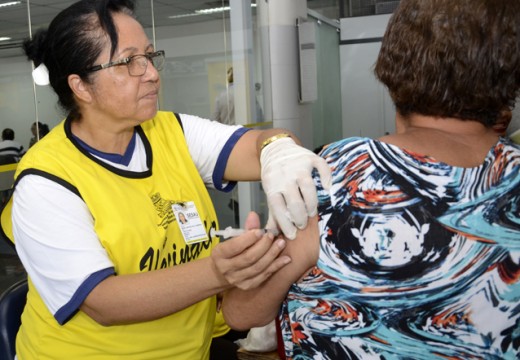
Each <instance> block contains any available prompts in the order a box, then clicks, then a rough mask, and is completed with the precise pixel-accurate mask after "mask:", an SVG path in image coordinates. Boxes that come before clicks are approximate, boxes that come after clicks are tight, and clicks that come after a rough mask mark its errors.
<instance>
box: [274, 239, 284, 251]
mask: <svg viewBox="0 0 520 360" xmlns="http://www.w3.org/2000/svg"><path fill="white" fill-rule="evenodd" d="M285 245H286V244H285V240H284V239H279V240H277V241H276V246H278V247H279V248H280V249H283V248H284V247H285Z"/></svg>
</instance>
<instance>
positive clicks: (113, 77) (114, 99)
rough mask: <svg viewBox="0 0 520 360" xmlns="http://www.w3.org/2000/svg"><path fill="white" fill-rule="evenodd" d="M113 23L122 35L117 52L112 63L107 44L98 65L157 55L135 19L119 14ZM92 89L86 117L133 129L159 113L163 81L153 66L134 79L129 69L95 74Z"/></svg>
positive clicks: (119, 67)
mask: <svg viewBox="0 0 520 360" xmlns="http://www.w3.org/2000/svg"><path fill="white" fill-rule="evenodd" d="M114 23H115V25H116V29H117V31H118V34H119V43H118V48H117V49H116V52H115V54H114V57H113V58H112V59H110V45H109V44H108V42H107V44H106V46H105V49H104V50H103V52H102V53H101V55H100V56H99V58H98V59H97V61H96V64H105V63H108V62H110V61H117V60H120V59H123V58H125V57H128V56H132V55H137V54H145V53H149V52H153V51H154V48H153V46H152V45H151V44H150V41H149V40H148V37H147V36H146V34H145V33H144V30H143V28H142V26H141V25H140V24H139V23H138V22H137V21H136V20H135V19H134V18H132V17H131V16H128V15H125V14H120V13H117V14H114ZM90 87H91V94H92V97H93V100H92V102H90V103H89V104H88V105H86V106H87V107H88V109H87V110H88V112H87V114H88V113H93V114H95V116H96V117H97V118H98V119H99V118H102V119H103V121H104V122H105V123H106V122H113V123H114V124H116V125H117V127H123V128H133V127H134V126H135V125H138V124H140V123H142V122H143V121H146V120H148V119H150V118H152V117H153V116H154V115H155V113H156V112H157V99H158V93H159V88H160V79H159V73H158V72H157V70H156V69H155V67H154V66H153V65H152V63H151V62H149V63H148V66H147V67H146V71H145V73H144V74H143V75H141V76H131V75H130V74H129V72H128V67H127V66H126V65H122V66H113V67H109V68H106V69H103V70H99V71H97V72H96V73H95V74H94V77H93V81H92V84H91V85H90ZM87 117H88V116H87ZM87 121H88V120H87Z"/></svg>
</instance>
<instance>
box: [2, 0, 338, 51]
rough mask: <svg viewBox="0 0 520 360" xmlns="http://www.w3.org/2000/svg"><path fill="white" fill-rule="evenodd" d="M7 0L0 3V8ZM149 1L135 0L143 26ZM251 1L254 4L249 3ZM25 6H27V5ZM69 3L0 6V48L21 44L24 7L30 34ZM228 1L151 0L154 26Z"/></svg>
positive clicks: (320, 0) (318, 2)
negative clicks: (2, 38) (0, 38)
mask: <svg viewBox="0 0 520 360" xmlns="http://www.w3.org/2000/svg"><path fill="white" fill-rule="evenodd" d="M9 1H11V0H0V5H1V4H2V3H5V2H9ZM338 1H341V0H308V6H309V8H312V9H313V10H316V11H319V9H320V8H333V9H337V8H338V7H339V5H337V4H338ZM151 2H152V1H150V0H137V1H136V13H137V16H138V18H139V20H140V21H141V23H142V24H143V26H144V27H151V25H152V16H151V13H152V12H151ZM253 2H254V1H253ZM28 3H29V6H28ZM72 3H73V1H71V0H22V3H21V4H18V5H14V6H8V7H0V37H4V36H6V37H10V38H11V40H9V41H1V42H0V49H8V48H13V47H18V46H19V45H20V43H21V41H22V40H23V39H24V38H26V37H28V36H29V26H28V8H29V10H30V18H31V28H32V32H33V33H34V31H36V30H37V29H38V28H42V27H46V26H47V25H48V24H49V22H50V21H51V20H52V18H53V17H54V16H55V15H56V14H57V13H58V12H59V11H61V10H63V9H65V8H66V7H67V6H69V5H70V4H72ZM228 5H229V1H228V0H153V10H154V13H155V18H154V19H153V22H154V23H155V26H156V27H158V26H165V25H169V26H171V25H182V24H187V23H196V22H206V21H210V20H218V19H222V18H223V16H227V15H228V12H224V13H222V12H221V13H215V14H211V15H197V16H186V17H180V18H176V19H171V18H170V16H175V15H186V14H193V13H194V12H195V10H200V9H210V8H215V7H222V6H228Z"/></svg>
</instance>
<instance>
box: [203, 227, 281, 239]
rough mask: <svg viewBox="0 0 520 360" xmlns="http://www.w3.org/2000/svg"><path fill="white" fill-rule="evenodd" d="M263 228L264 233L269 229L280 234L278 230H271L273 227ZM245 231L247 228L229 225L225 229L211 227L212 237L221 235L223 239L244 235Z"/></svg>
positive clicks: (275, 234) (274, 233)
mask: <svg viewBox="0 0 520 360" xmlns="http://www.w3.org/2000/svg"><path fill="white" fill-rule="evenodd" d="M262 230H263V231H264V234H265V233H266V232H267V231H269V232H270V233H272V234H273V235H274V236H277V235H278V234H279V232H278V230H271V229H262ZM245 232H246V230H245V229H237V228H232V227H231V226H228V227H227V228H225V229H224V230H215V229H211V230H210V235H211V237H213V236H220V237H221V238H222V240H226V239H229V238H232V237H235V236H239V235H242V234H243V233H245Z"/></svg>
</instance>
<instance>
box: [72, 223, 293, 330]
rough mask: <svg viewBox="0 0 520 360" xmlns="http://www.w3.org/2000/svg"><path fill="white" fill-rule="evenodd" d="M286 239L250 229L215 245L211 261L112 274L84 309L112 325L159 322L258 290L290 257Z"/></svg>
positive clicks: (82, 308)
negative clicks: (230, 293) (219, 297)
mask: <svg viewBox="0 0 520 360" xmlns="http://www.w3.org/2000/svg"><path fill="white" fill-rule="evenodd" d="M284 246H285V242H284V241H273V237H272V236H268V235H262V232H260V231H250V232H247V233H245V234H244V235H241V236H239V237H236V238H234V239H231V240H228V241H226V242H225V243H221V244H219V245H217V246H216V247H215V249H214V250H213V252H212V255H211V257H209V258H204V259H200V260H196V261H194V262H191V263H187V264H183V265H179V266H174V267H172V268H167V269H162V270H158V271H151V272H147V273H140V274H132V275H122V276H111V277H109V278H107V279H105V280H104V281H102V282H101V283H100V284H98V285H97V286H96V287H95V288H94V289H93V290H92V292H91V293H90V294H89V295H88V296H87V298H86V300H85V301H84V303H83V305H82V306H81V310H82V311H84V312H85V313H86V314H87V315H89V316H90V317H91V318H92V319H94V320H95V321H96V322H98V323H100V324H102V325H105V326H108V325H116V324H128V323H135V322H142V321H149V320H154V319H158V318H161V317H164V316H167V315H170V314H172V313H175V312H177V311H180V310H182V309H184V308H186V307H188V306H190V305H193V304H195V303H197V302H198V301H201V300H203V299H205V298H207V297H209V296H213V295H215V294H217V293H219V292H222V291H223V290H226V289H229V288H231V287H232V286H240V287H242V288H244V289H248V288H252V287H254V286H257V285H258V284H259V283H261V282H263V281H265V279H267V278H268V277H269V276H270V275H271V274H272V273H273V272H275V271H277V270H278V269H279V268H280V267H283V266H284V265H285V264H286V263H287V262H288V261H289V259H288V258H287V257H284V256H282V257H279V258H277V257H278V255H279V254H280V252H281V251H282V249H283V247H284Z"/></svg>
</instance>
